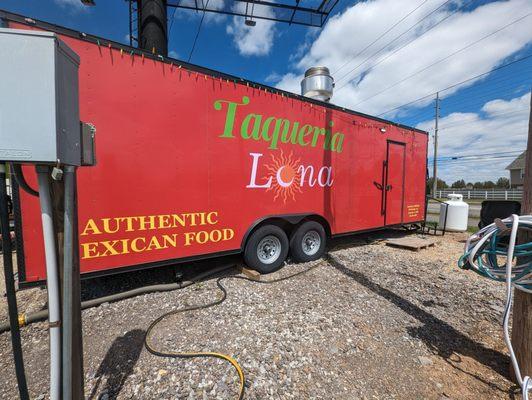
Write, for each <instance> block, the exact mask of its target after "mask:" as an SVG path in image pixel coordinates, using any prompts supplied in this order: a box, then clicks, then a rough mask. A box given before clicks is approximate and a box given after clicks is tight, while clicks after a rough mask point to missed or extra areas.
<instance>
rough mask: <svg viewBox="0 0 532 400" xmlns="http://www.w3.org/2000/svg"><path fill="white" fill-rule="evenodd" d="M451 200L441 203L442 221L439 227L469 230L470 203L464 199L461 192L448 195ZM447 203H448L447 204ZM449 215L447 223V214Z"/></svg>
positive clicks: (458, 230) (456, 230) (460, 230)
mask: <svg viewBox="0 0 532 400" xmlns="http://www.w3.org/2000/svg"><path fill="white" fill-rule="evenodd" d="M447 198H448V199H449V200H447V201H445V202H444V203H442V204H440V222H439V228H440V229H443V227H444V226H445V230H446V231H451V232H465V231H467V220H468V216H469V204H467V203H466V202H465V201H464V200H463V196H462V195H461V194H454V193H453V194H449V195H447ZM446 204H447V205H446ZM446 215H447V224H445V216H446Z"/></svg>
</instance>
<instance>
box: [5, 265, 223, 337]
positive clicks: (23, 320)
mask: <svg viewBox="0 0 532 400" xmlns="http://www.w3.org/2000/svg"><path fill="white" fill-rule="evenodd" d="M229 268H233V266H227V265H225V266H222V267H217V268H213V269H211V270H209V271H206V272H203V273H201V274H199V275H198V276H196V277H195V278H194V280H191V281H185V282H179V283H166V284H160V285H150V286H143V287H140V288H136V289H132V290H128V291H127V292H122V293H117V294H111V295H109V296H104V297H98V298H97V299H92V300H85V301H83V302H81V309H82V310H85V309H87V308H92V307H97V306H99V305H100V304H103V303H112V302H115V301H119V300H125V299H128V298H131V297H135V296H140V295H141V294H147V293H153V292H168V291H171V290H176V289H183V288H186V287H188V286H190V285H193V284H194V283H196V282H198V281H200V280H202V279H207V278H208V277H210V276H213V275H216V274H218V273H220V272H223V271H225V270H227V269H229ZM47 318H48V310H41V311H37V312H34V313H30V314H25V313H22V314H19V316H18V322H19V326H20V327H22V326H25V325H29V324H31V323H33V322H39V321H44V320H45V319H47ZM10 329H11V328H10V325H9V323H3V324H0V334H1V333H4V332H7V331H9V330H10Z"/></svg>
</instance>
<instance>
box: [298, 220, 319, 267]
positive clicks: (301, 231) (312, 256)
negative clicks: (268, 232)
mask: <svg viewBox="0 0 532 400" xmlns="http://www.w3.org/2000/svg"><path fill="white" fill-rule="evenodd" d="M326 241H327V236H326V235H325V229H324V228H323V225H321V224H320V223H319V222H316V221H307V222H305V223H303V224H302V225H301V226H299V227H298V228H297V229H296V230H295V231H294V233H292V236H291V237H290V252H291V255H292V258H293V259H294V261H297V262H307V261H314V260H317V259H319V258H321V257H322V256H323V253H325V245H326Z"/></svg>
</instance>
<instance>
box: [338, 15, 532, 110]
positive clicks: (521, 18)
mask: <svg viewBox="0 0 532 400" xmlns="http://www.w3.org/2000/svg"><path fill="white" fill-rule="evenodd" d="M530 15H532V12H530V13H528V14H526V15H524V16H522V17H520V18H518V19H516V20H514V21H512V22H510V23H508V24H506V25H504V26H503V27H501V28H499V29H497V30H496V31H493V32H491V33H489V34H487V35H485V36H483V37H481V38H480V39H477V40H475V41H474V42H471V43H469V44H468V45H467V46H464V47H462V48H460V49H458V50H456V51H454V52H452V53H451V54H449V55H447V56H445V57H443V58H441V59H439V60H438V61H435V62H433V63H432V64H429V65H427V66H426V67H423V68H422V69H420V70H418V71H416V72H414V73H413V74H411V75H409V76H407V77H405V78H403V79H401V80H399V81H397V82H395V83H394V84H392V85H390V86H388V87H386V88H385V89H383V90H381V91H380V92H377V93H375V94H373V95H371V96H369V97H367V98H365V99H364V100H361V101H359V102H358V103H356V104H355V105H354V107H356V106H358V105H359V104H361V103H364V102H366V101H368V100H370V99H372V98H374V97H376V96H378V95H380V94H382V93H384V92H386V91H388V90H390V89H392V88H394V87H395V86H397V85H399V84H401V83H403V82H405V81H407V80H408V79H411V78H413V77H414V76H416V75H419V74H420V73H422V72H424V71H426V70H428V69H429V68H431V67H433V66H435V65H436V64H439V63H441V62H443V61H445V60H447V59H449V58H451V57H453V56H455V55H456V54H458V53H460V52H462V51H464V50H466V49H468V48H470V47H472V46H474V45H476V44H478V43H480V42H482V41H483V40H486V39H487V38H489V37H491V36H493V35H495V34H497V33H499V32H501V31H502V30H504V29H506V28H508V27H510V26H512V25H514V24H516V23H518V22H520V21H522V20H523V19H525V18H527V17H529V16H530ZM344 86H345V85H344ZM342 87H343V86H342ZM340 89H341V88H340ZM340 89H338V90H340Z"/></svg>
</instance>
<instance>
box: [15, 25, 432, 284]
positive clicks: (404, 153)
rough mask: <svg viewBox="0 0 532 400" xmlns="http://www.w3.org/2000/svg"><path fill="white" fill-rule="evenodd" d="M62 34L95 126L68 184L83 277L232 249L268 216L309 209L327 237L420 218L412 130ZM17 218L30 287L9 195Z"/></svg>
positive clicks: (418, 158) (40, 273) (86, 115)
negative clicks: (87, 155)
mask: <svg viewBox="0 0 532 400" xmlns="http://www.w3.org/2000/svg"><path fill="white" fill-rule="evenodd" d="M11 26H12V27H17V28H24V29H27V28H28V27H27V26H24V25H18V24H14V23H11ZM62 39H63V40H64V41H65V42H66V43H67V44H68V45H69V46H70V47H71V48H72V49H73V50H74V51H75V52H76V53H77V54H78V55H79V56H80V58H81V64H80V70H79V82H80V115H81V119H82V120H83V121H85V122H90V123H93V124H94V125H95V126H96V129H97V133H96V150H97V165H96V166H95V167H87V168H80V169H79V178H78V188H79V189H78V191H79V227H80V255H81V270H82V272H83V273H87V272H97V271H107V270H110V269H114V268H119V267H128V266H136V265H141V264H146V263H154V262H158V261H164V260H173V259H180V258H184V257H191V256H199V255H206V254H210V253H216V252H223V251H229V250H235V249H239V248H240V246H241V242H242V239H243V237H244V235H245V233H246V231H247V230H248V229H249V228H250V227H251V226H252V225H253V223H254V222H255V221H257V220H258V219H261V218H263V217H265V216H271V215H284V214H300V213H309V214H317V215H321V216H323V217H324V218H326V220H327V221H328V222H329V224H330V227H331V231H332V233H333V234H339V233H346V232H353V231H359V230H368V229H372V228H379V227H382V226H383V225H384V224H385V222H386V223H387V224H395V223H408V222H414V221H420V220H422V219H423V216H424V204H425V197H424V196H425V172H426V150H427V140H428V137H427V135H426V134H424V133H421V132H419V131H415V130H410V129H407V128H403V127H398V126H395V125H392V124H390V123H386V122H382V121H379V120H374V119H371V118H368V117H364V116H359V115H353V114H352V113H348V112H343V111H340V110H337V109H331V108H327V107H323V106H320V105H316V104H312V103H310V102H306V101H302V100H299V99H294V98H290V97H287V96H284V95H280V94H276V93H271V92H268V91H266V90H265V89H264V88H260V89H259V88H253V87H251V85H250V86H248V85H247V84H246V83H234V82H231V81H227V80H225V79H222V78H220V77H216V76H208V75H205V74H203V73H198V72H195V71H190V70H186V69H185V68H180V67H178V66H177V65H170V64H169V63H164V62H162V61H155V60H153V59H149V58H143V57H141V56H139V55H133V56H132V55H130V54H128V53H127V52H126V51H123V50H120V49H115V48H111V47H107V46H98V45H96V44H93V43H89V42H87V41H84V40H80V39H76V38H72V37H69V36H62ZM381 128H385V132H384V133H383V132H382V131H381ZM383 131H384V130H383ZM389 140H392V141H394V142H398V143H402V144H404V145H393V146H392V147H390V148H388V141H389ZM392 149H393V150H392ZM387 158H389V168H388V184H390V185H392V189H391V190H390V191H388V192H387V199H386V200H387V204H388V207H389V210H388V211H389V214H388V216H387V217H386V214H383V213H382V212H381V210H382V208H383V203H382V202H383V200H384V198H383V196H382V191H381V190H380V189H379V187H378V186H379V185H381V186H384V187H385V185H386V182H384V181H383V177H384V174H383V161H384V160H386V159H387ZM26 174H27V176H28V180H29V181H31V182H32V184H34V185H35V176H34V173H33V171H32V170H31V169H30V168H29V167H28V168H26ZM403 180H404V184H403V185H401V182H402V181H403ZM400 188H401V189H400ZM21 211H22V225H23V238H24V256H25V257H24V258H25V272H26V281H28V282H31V281H38V280H43V279H45V267H44V249H43V245H42V235H41V223H40V216H39V206H38V200H37V199H36V198H33V197H30V196H28V195H27V194H26V193H21ZM385 211H386V210H385ZM385 218H386V221H385Z"/></svg>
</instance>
